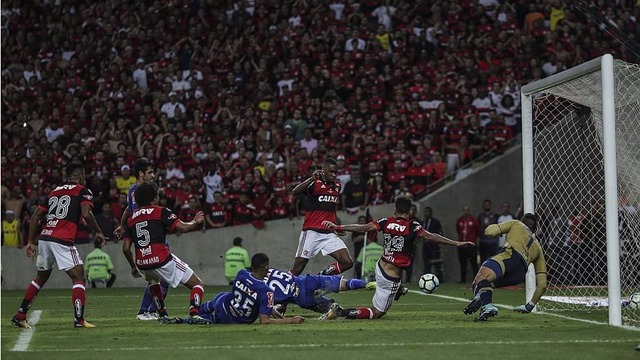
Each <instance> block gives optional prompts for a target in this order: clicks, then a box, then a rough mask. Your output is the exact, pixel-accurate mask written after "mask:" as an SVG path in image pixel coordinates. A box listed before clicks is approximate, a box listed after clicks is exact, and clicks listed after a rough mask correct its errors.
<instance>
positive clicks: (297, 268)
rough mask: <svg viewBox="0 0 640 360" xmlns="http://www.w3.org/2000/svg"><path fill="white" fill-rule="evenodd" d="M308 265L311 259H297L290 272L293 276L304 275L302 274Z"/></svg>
mask: <svg viewBox="0 0 640 360" xmlns="http://www.w3.org/2000/svg"><path fill="white" fill-rule="evenodd" d="M307 263H309V259H305V258H302V257H296V259H295V260H294V262H293V268H292V269H291V270H290V271H289V272H290V273H291V275H295V276H298V275H300V274H302V272H303V271H304V268H305V267H306V266H307Z"/></svg>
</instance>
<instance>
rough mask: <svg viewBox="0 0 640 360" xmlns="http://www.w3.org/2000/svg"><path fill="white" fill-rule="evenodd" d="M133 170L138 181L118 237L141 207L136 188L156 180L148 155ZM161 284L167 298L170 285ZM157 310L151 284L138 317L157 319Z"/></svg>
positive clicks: (118, 228) (122, 219)
mask: <svg viewBox="0 0 640 360" xmlns="http://www.w3.org/2000/svg"><path fill="white" fill-rule="evenodd" d="M133 171H135V177H136V183H135V184H133V185H131V187H130V188H129V193H128V194H127V206H126V207H125V209H124V211H123V212H122V216H121V218H120V226H118V227H117V228H116V230H115V231H114V232H113V233H114V234H115V235H116V236H117V237H118V238H121V237H122V234H123V233H124V230H125V229H126V227H127V219H129V216H130V215H131V214H132V213H133V212H134V211H136V210H138V208H139V206H138V204H137V203H136V199H135V196H134V194H135V191H136V189H137V188H138V186H140V185H141V184H143V183H145V182H147V181H153V180H155V177H156V173H155V169H154V168H153V163H152V162H151V161H150V160H149V159H148V158H146V157H140V158H138V159H137V160H136V162H135V163H134V164H133ZM160 285H161V286H162V295H163V296H164V297H165V298H166V297H167V293H168V292H169V285H168V284H167V283H165V282H161V283H160ZM157 311H158V309H157V308H156V304H155V302H154V301H153V299H152V297H151V292H150V291H149V286H145V288H144V292H143V294H142V300H140V309H139V310H138V314H137V315H136V319H138V320H157V319H158V312H157Z"/></svg>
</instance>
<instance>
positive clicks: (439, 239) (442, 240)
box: [420, 230, 476, 247]
mask: <svg viewBox="0 0 640 360" xmlns="http://www.w3.org/2000/svg"><path fill="white" fill-rule="evenodd" d="M420 237H421V238H423V239H425V240H431V241H433V242H436V243H438V244H444V245H450V246H456V247H460V246H476V244H474V243H472V242H469V241H453V240H451V239H449V238H448V237H445V236H442V235H440V234H435V233H431V232H428V231H426V230H425V232H424V233H423V234H422V235H421V236H420Z"/></svg>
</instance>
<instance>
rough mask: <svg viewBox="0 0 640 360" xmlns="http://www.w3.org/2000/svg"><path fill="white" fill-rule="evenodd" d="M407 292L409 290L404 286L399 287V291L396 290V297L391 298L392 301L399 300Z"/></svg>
mask: <svg viewBox="0 0 640 360" xmlns="http://www.w3.org/2000/svg"><path fill="white" fill-rule="evenodd" d="M408 292H409V288H408V287H406V286H401V287H400V289H398V292H396V296H395V297H394V298H393V300H395V301H398V300H400V298H401V297H402V296H405V295H407V293H408Z"/></svg>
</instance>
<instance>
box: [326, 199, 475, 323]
mask: <svg viewBox="0 0 640 360" xmlns="http://www.w3.org/2000/svg"><path fill="white" fill-rule="evenodd" d="M411 218H412V217H411V199H409V198H408V197H406V196H402V195H401V196H398V197H397V198H396V209H395V212H394V216H391V217H387V218H382V219H379V220H377V221H374V222H370V223H368V224H363V225H361V224H349V225H336V224H334V223H332V222H329V221H325V222H323V225H324V226H326V227H328V228H330V229H334V230H335V231H338V232H340V231H351V232H360V233H367V232H370V231H373V230H376V231H382V233H383V239H384V246H383V253H382V257H381V258H380V260H379V261H378V265H377V266H376V292H375V294H374V295H373V307H372V308H364V307H362V308H357V309H343V308H342V307H340V306H338V305H337V304H333V305H331V308H330V309H329V311H327V312H326V313H325V314H323V315H322V316H321V317H320V320H330V319H334V318H336V317H346V318H348V319H377V318H381V317H382V316H383V315H384V314H386V312H387V311H388V310H389V307H391V303H392V302H393V300H394V298H395V295H396V293H397V292H398V290H399V289H400V287H401V284H400V278H401V276H402V269H405V268H407V267H408V266H409V265H410V264H411V259H412V258H413V254H412V252H413V251H414V249H415V246H414V242H415V241H416V240H417V239H418V238H421V239H423V240H431V241H433V242H436V243H440V244H446V245H451V246H475V244H474V243H471V242H457V241H453V240H451V239H448V238H446V237H444V236H442V235H439V234H433V233H430V232H428V231H426V230H425V229H424V228H423V227H422V225H420V223H419V222H417V221H415V220H409V219H411Z"/></svg>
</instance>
